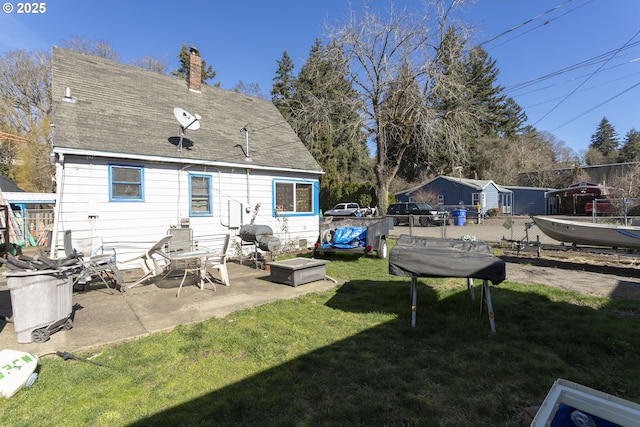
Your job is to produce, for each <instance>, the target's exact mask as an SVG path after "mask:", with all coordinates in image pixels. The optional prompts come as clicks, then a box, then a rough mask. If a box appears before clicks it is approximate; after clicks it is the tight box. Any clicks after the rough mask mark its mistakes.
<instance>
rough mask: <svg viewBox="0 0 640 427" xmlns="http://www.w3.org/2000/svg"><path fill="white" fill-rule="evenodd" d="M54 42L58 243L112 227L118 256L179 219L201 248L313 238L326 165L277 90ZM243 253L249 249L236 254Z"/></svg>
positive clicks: (56, 246) (110, 240) (108, 236)
mask: <svg viewBox="0 0 640 427" xmlns="http://www.w3.org/2000/svg"><path fill="white" fill-rule="evenodd" d="M190 70H191V71H190V72H189V77H188V79H187V80H188V81H185V79H181V78H177V77H174V76H168V75H162V74H159V73H155V72H151V71H147V70H144V69H142V68H138V67H134V66H130V65H124V64H120V63H116V62H113V61H110V60H107V59H104V58H100V57H96V56H89V55H85V54H81V53H77V52H73V51H70V50H66V49H62V48H59V47H53V54H52V88H51V91H52V92H51V93H52V107H53V124H52V126H53V132H54V136H53V155H54V157H55V164H56V183H57V194H56V207H55V210H56V212H55V221H54V225H53V236H52V245H51V249H52V253H55V252H56V251H58V253H59V251H60V248H61V247H62V239H63V233H64V230H67V229H71V230H72V231H73V235H74V236H78V237H79V238H87V237H96V236H100V237H102V239H103V241H104V242H105V244H106V245H108V246H113V247H115V248H116V249H117V254H118V260H122V259H126V258H127V254H133V253H135V254H138V253H140V251H142V250H144V249H146V248H148V247H150V246H151V245H152V243H153V242H156V241H157V240H159V239H160V238H162V237H163V236H164V235H166V234H167V233H168V231H169V229H171V228H176V227H180V228H187V227H189V228H191V230H192V232H193V240H194V241H195V242H197V244H198V246H199V247H212V248H217V247H220V246H221V245H222V239H223V238H224V236H225V235H226V234H231V235H232V236H233V238H234V240H235V243H233V244H232V245H231V248H232V249H233V248H235V250H236V251H238V250H239V249H241V248H242V246H241V245H242V242H241V240H240V239H239V238H238V230H239V228H240V227H241V226H242V225H245V224H250V223H252V222H253V223H255V224H259V225H265V226H269V227H270V228H271V229H272V230H273V234H274V236H276V237H278V238H279V239H280V240H281V242H282V244H283V246H295V247H296V248H297V247H298V246H303V245H308V244H313V242H315V240H316V239H317V237H318V232H319V227H318V223H319V206H318V205H319V203H318V201H319V200H318V199H319V197H318V179H319V177H320V175H321V174H322V170H321V168H320V166H319V165H318V163H317V162H316V161H315V160H314V158H313V157H312V156H311V154H310V153H309V151H308V150H307V149H306V148H305V146H304V145H303V143H302V142H301V141H300V139H299V138H298V137H297V135H296V133H295V132H294V131H293V130H292V129H291V127H290V126H289V125H288V124H287V122H286V121H285V119H284V118H283V117H282V115H281V114H280V113H279V111H278V110H277V109H276V107H275V106H274V105H273V104H272V103H271V102H270V101H267V100H263V99H259V98H254V97H250V96H246V95H243V94H240V93H236V92H232V91H226V90H223V89H220V88H216V87H211V86H206V85H203V84H201V79H200V70H201V59H200V56H199V54H198V52H197V50H196V49H191V54H190ZM236 253H237V252H236Z"/></svg>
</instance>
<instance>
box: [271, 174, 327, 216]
mask: <svg viewBox="0 0 640 427" xmlns="http://www.w3.org/2000/svg"><path fill="white" fill-rule="evenodd" d="M316 191H317V189H316V188H315V187H314V184H313V183H309V182H278V181H276V182H275V185H274V196H273V197H274V203H273V205H274V207H275V211H276V214H279V213H287V214H290V213H301V214H313V213H314V212H315V206H314V200H315V198H316Z"/></svg>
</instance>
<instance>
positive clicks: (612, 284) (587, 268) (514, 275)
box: [501, 246, 640, 300]
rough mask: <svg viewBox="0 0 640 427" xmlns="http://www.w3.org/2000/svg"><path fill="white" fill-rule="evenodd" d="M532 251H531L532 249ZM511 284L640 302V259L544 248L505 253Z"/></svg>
mask: <svg viewBox="0 0 640 427" xmlns="http://www.w3.org/2000/svg"><path fill="white" fill-rule="evenodd" d="M528 250H531V248H528ZM501 258H502V259H504V261H505V262H506V263H507V280H509V281H513V282H518V283H525V284H526V283H531V284H543V285H548V286H553V287H556V288H559V289H563V290H567V291H575V292H579V293H581V294H584V295H594V296H608V297H611V298H630V299H636V300H640V255H638V254H624V253H616V252H614V251H594V250H587V249H581V250H577V249H571V248H565V249H558V248H557V247H544V246H543V247H541V248H540V256H539V257H538V254H537V248H536V250H534V251H532V252H529V251H518V250H517V249H511V248H510V249H504V255H503V256H501Z"/></svg>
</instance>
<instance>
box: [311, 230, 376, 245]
mask: <svg viewBox="0 0 640 427" xmlns="http://www.w3.org/2000/svg"><path fill="white" fill-rule="evenodd" d="M366 242H367V227H340V228H336V229H335V231H334V233H333V238H332V239H331V242H329V243H324V244H323V245H322V248H323V249H325V248H340V249H350V248H357V247H364V245H365V244H366Z"/></svg>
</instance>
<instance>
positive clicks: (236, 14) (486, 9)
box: [0, 0, 640, 152]
mask: <svg viewBox="0 0 640 427" xmlns="http://www.w3.org/2000/svg"><path fill="white" fill-rule="evenodd" d="M0 3H2V4H3V6H2V8H3V10H7V8H9V7H8V6H7V2H6V1H5V0H0ZM43 3H44V4H45V7H46V11H45V12H44V13H41V14H25V13H23V14H18V13H17V8H18V2H16V1H13V0H12V1H10V2H8V4H9V5H10V6H12V8H13V11H12V12H10V13H0V52H2V53H3V52H5V51H8V50H13V49H45V50H48V51H50V50H51V46H52V45H60V44H61V41H62V40H64V39H67V40H68V39H71V38H73V37H77V38H80V39H88V40H105V41H108V42H109V43H111V45H112V46H113V48H114V50H115V51H117V52H118V53H119V54H120V56H121V59H120V60H121V62H124V63H129V62H131V61H132V60H134V59H139V58H142V57H145V56H148V55H151V56H153V57H155V58H159V59H164V60H165V61H166V62H167V63H168V64H169V68H170V69H175V68H177V66H178V63H177V58H176V56H177V53H178V51H179V48H180V45H181V44H186V45H194V46H196V47H198V49H199V50H200V53H201V56H202V57H203V59H204V60H206V61H207V63H208V64H210V65H212V66H213V68H214V69H215V70H216V72H217V76H216V79H215V82H220V83H221V87H223V88H225V89H230V88H232V87H233V86H234V85H235V84H236V83H237V82H238V81H242V82H244V83H245V84H249V83H258V84H259V85H260V88H261V90H262V92H263V93H268V92H269V91H270V89H271V86H272V83H273V81H272V79H273V77H274V75H275V70H276V68H277V63H276V61H277V60H279V59H280V58H281V57H282V53H283V51H285V50H286V51H287V53H288V54H289V56H290V57H291V58H292V60H293V62H294V64H295V66H296V68H295V69H294V73H297V72H298V71H299V69H300V67H301V66H302V65H303V63H304V61H305V60H306V59H307V56H308V53H309V49H310V48H311V46H312V45H313V43H314V40H315V39H316V38H318V37H319V38H323V36H324V35H325V23H330V24H333V25H335V24H339V23H340V22H341V21H343V20H344V18H345V16H346V14H347V12H348V10H349V7H352V8H354V9H355V10H358V9H361V8H362V7H363V5H364V4H365V3H366V4H368V5H372V6H380V7H387V6H388V4H389V1H387V0H369V1H367V2H364V1H363V0H353V1H347V0H262V1H260V0H210V1H204V0H190V1H175V0H155V1H133V0H128V1H126V0H108V1H105V0H95V1H94V0H84V1H82V0H50V1H47V2H43ZM400 4H402V5H404V4H407V5H409V7H413V6H416V7H417V6H419V2H418V1H417V0H400V1H396V5H400ZM462 17H463V18H464V20H465V21H466V22H467V23H469V24H470V25H473V26H475V27H476V31H475V32H474V35H473V39H474V41H475V42H477V43H483V42H485V43H484V44H483V45H482V46H483V47H484V48H485V50H487V52H488V53H489V55H490V56H491V57H492V58H493V59H495V60H496V61H497V67H498V68H499V70H500V75H499V78H498V82H499V84H500V85H502V86H503V87H504V88H505V89H506V93H507V95H509V96H511V97H513V98H514V99H515V100H516V101H517V102H518V104H519V105H520V106H522V107H523V108H524V110H525V112H526V113H527V116H528V118H529V124H532V125H534V126H535V127H536V128H538V129H539V130H546V131H549V132H551V133H552V134H553V135H555V136H556V137H557V138H558V139H559V140H561V141H564V142H565V143H566V145H567V146H569V147H570V148H572V149H573V150H575V151H576V152H580V151H584V150H586V149H587V148H588V145H589V142H590V138H591V135H592V134H593V133H594V132H595V131H596V128H597V126H598V124H599V123H600V120H601V119H602V118H603V117H606V118H607V119H608V120H609V121H610V122H611V124H612V125H613V126H614V128H615V130H616V132H617V133H618V136H619V139H620V140H621V141H622V139H623V138H624V136H625V135H626V133H627V132H628V131H629V130H631V129H632V128H635V129H636V130H640V101H639V99H640V24H639V23H640V1H636V0H572V1H571V0H477V1H475V2H473V3H471V4H470V5H469V6H468V7H467V8H466V9H465V12H464V15H462ZM501 34H503V35H501ZM498 35H501V36H500V37H498V38H495V39H494V40H491V39H492V38H494V37H495V36H498ZM567 68H571V70H570V71H567V72H564V73H562V74H558V75H556V73H558V72H559V71H561V70H564V69H567ZM549 75H552V76H553V77H548V78H544V79H541V78H542V77H544V76H549ZM527 82H533V83H531V84H527V85H524V84H525V83H527Z"/></svg>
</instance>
